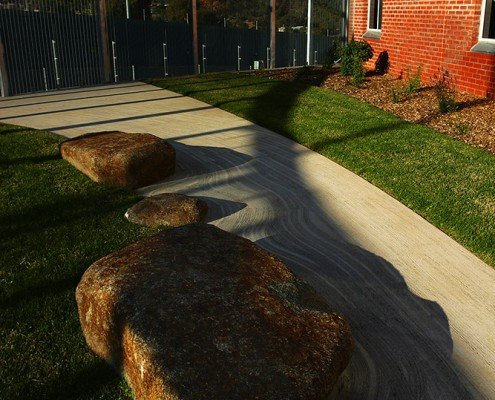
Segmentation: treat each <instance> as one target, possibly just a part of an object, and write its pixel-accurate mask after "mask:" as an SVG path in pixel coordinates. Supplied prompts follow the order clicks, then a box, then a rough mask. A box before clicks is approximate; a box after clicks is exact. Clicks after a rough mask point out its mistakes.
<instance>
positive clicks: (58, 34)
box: [0, 0, 342, 96]
mask: <svg viewBox="0 0 495 400" xmlns="http://www.w3.org/2000/svg"><path fill="white" fill-rule="evenodd" d="M83 3H84V6H82V5H81V3H77V2H73V3H71V6H70V7H69V6H66V7H60V6H58V4H59V3H57V2H56V1H55V2H54V0H38V6H37V7H34V6H31V7H26V8H24V9H23V8H22V7H8V6H5V2H4V3H3V6H2V3H0V67H1V68H0V83H1V89H2V95H4V96H5V95H15V94H21V93H28V92H36V91H48V90H54V89H61V88H72V87H82V86H90V85H97V84H103V83H106V82H108V81H110V82H125V81H133V80H140V79H145V78H153V77H161V76H177V75H186V74H192V73H194V72H195V66H194V57H193V45H192V41H193V38H192V26H191V25H190V24H187V23H177V22H173V23H172V22H163V21H151V20H135V19H125V18H117V17H113V16H110V17H108V16H106V17H105V18H104V19H103V20H102V14H101V12H102V9H101V4H100V1H93V0H84V2H83ZM9 4H13V3H9ZM40 4H41V5H44V7H42V6H40ZM78 4H79V5H78ZM333 26H334V28H333V29H331V30H327V32H326V34H325V35H312V40H313V50H314V55H313V57H314V60H315V64H318V63H321V62H322V61H323V60H324V57H325V54H326V52H327V51H328V49H329V47H330V46H331V45H332V43H333V42H334V41H336V40H340V39H341V36H342V28H341V24H339V23H335V21H334V23H333ZM306 40H307V38H306V34H305V33H299V32H292V31H290V32H277V34H276V42H277V45H276V61H277V64H276V66H277V67H286V66H301V65H304V64H305V62H306V61H305V60H306ZM198 44H199V70H200V71H201V72H214V71H235V70H248V69H253V68H265V67H267V66H268V65H269V64H270V60H269V57H270V51H269V50H270V49H269V46H270V32H269V31H268V30H266V29H260V30H258V29H239V28H231V27H224V26H206V25H200V26H199V27H198ZM105 53H106V54H107V58H108V60H105ZM105 62H107V63H109V67H110V68H111V74H110V76H108V74H105Z"/></svg>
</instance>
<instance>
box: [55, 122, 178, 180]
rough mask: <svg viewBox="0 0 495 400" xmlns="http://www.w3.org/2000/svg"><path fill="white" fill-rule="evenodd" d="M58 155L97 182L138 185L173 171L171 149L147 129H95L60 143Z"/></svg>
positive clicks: (173, 156)
mask: <svg viewBox="0 0 495 400" xmlns="http://www.w3.org/2000/svg"><path fill="white" fill-rule="evenodd" d="M60 153H61V155H62V158H64V159H65V160H67V161H68V162H70V163H71V164H72V165H73V166H74V167H76V168H77V169H78V170H80V171H81V172H83V173H84V174H86V175H87V176H89V177H90V178H91V179H92V180H94V181H96V182H100V183H108V184H112V185H120V186H126V187H130V188H138V187H142V186H147V185H150V184H152V183H155V182H159V181H161V180H163V179H164V178H166V177H167V176H169V175H171V174H173V173H174V171H175V150H174V148H173V147H172V145H170V144H169V143H167V142H166V141H165V140H163V139H160V138H158V137H156V136H154V135H151V134H149V133H125V132H97V133H89V134H87V135H83V136H79V137H77V138H74V139H70V140H67V141H65V142H63V143H62V144H61V145H60Z"/></svg>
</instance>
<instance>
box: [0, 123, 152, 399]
mask: <svg viewBox="0 0 495 400" xmlns="http://www.w3.org/2000/svg"><path fill="white" fill-rule="evenodd" d="M61 141H62V139H61V137H59V136H57V135H54V134H52V133H48V132H41V131H35V130H30V129H26V128H20V127H15V126H11V125H0V182H1V186H0V204H1V206H0V355H1V356H0V398H1V399H8V400H14V399H130V398H132V397H131V395H130V391H129V389H128V387H127V386H126V384H125V382H124V381H123V380H122V379H121V378H119V377H118V376H117V375H116V374H115V373H114V372H113V371H112V369H111V368H110V367H108V366H107V365H106V364H105V363H104V362H103V361H102V360H100V359H98V358H97V357H96V356H94V355H93V354H92V353H91V352H90V351H89V349H88V348H87V346H86V345H85V342H84V338H83V336H82V333H81V329H80V325H79V320H78V316H77V308H76V303H75V298H74V290H75V287H76V285H77V283H78V282H79V279H80V277H81V275H82V274H83V272H84V271H85V269H86V268H87V267H88V266H89V265H90V264H91V263H93V262H94V261H96V260H97V259H99V258H101V257H103V256H105V255H107V254H109V253H110V252H112V251H113V250H116V249H119V248H122V247H124V246H125V245H127V244H128V243H131V242H133V241H135V240H137V239H139V238H140V237H143V236H145V235H149V234H151V233H152V232H153V231H152V230H151V229H145V228H140V227H137V226H135V225H133V224H130V223H128V222H127V221H126V220H125V219H124V218H123V215H124V212H125V211H126V209H127V208H128V207H129V206H130V205H132V204H133V203H135V202H136V201H137V200H138V198H137V196H136V195H135V194H134V193H133V192H131V191H128V190H123V189H119V188H115V187H109V186H105V185H97V184H95V183H93V182H92V181H90V180H89V179H88V178H86V177H85V176H84V175H83V174H81V173H79V172H78V171H77V170H76V169H74V168H73V167H72V166H70V165H69V164H68V163H66V162H65V161H63V160H61V159H60V157H59V152H58V145H59V143H60V142H61Z"/></svg>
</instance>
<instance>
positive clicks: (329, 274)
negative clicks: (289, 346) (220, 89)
mask: <svg viewBox="0 0 495 400" xmlns="http://www.w3.org/2000/svg"><path fill="white" fill-rule="evenodd" d="M311 86H312V85H308V84H302V83H295V84H291V85H287V84H286V82H275V83H273V85H272V86H271V89H270V90H269V91H267V92H266V93H265V94H263V95H261V96H260V97H259V98H257V100H256V101H255V102H254V106H253V107H252V109H250V110H249V112H248V115H247V117H248V118H249V119H250V120H252V121H254V122H259V123H263V124H266V120H264V119H263V118H264V115H266V112H265V111H266V110H267V107H269V109H271V110H273V113H272V114H273V116H274V117H273V120H270V126H272V127H275V129H276V130H277V131H279V132H280V133H284V134H287V132H290V129H289V126H288V124H289V123H290V120H291V118H292V115H291V114H292V113H293V110H294V108H296V107H298V99H299V97H300V96H301V95H302V94H303V93H304V92H305V91H306V90H308V89H309V88H310V87H311ZM240 101H243V99H241V100H240ZM329 112H332V111H331V109H330V108H329ZM401 124H402V123H397V124H396V125H395V124H393V125H391V126H390V127H388V128H387V129H400V126H401ZM382 129H383V128H382ZM245 130H246V131H250V137H251V143H250V147H251V148H252V149H254V150H253V152H250V155H252V156H253V159H252V160H251V161H250V162H249V163H247V164H244V165H243V167H242V169H241V170H240V172H242V173H240V174H236V175H232V174H229V173H228V172H226V171H217V172H215V173H212V174H208V173H207V174H204V175H202V176H195V175H194V174H190V175H189V176H187V177H185V178H184V179H182V180H180V181H174V182H167V183H165V184H164V188H166V190H168V191H178V192H181V191H183V190H185V189H186V190H190V191H191V192H193V193H194V194H195V195H204V196H210V195H211V196H214V195H219V194H221V196H222V197H226V193H228V197H229V198H230V199H231V200H233V201H236V202H241V203H246V204H247V207H245V208H243V209H242V210H239V211H238V212H237V213H236V214H235V216H233V217H232V218H223V219H221V220H218V221H215V225H217V226H219V227H220V228H222V229H225V230H227V231H230V232H233V233H236V234H239V235H241V236H244V237H247V238H249V239H251V240H253V241H256V242H257V243H258V244H259V245H260V246H261V247H263V248H265V249H267V250H268V251H270V252H272V253H273V254H275V255H277V256H278V257H280V258H281V259H283V260H284V261H285V262H286V263H287V265H289V266H290V267H291V269H293V270H294V272H296V273H297V274H298V275H300V276H301V277H302V278H304V279H305V280H306V281H308V282H309V283H310V284H311V285H312V286H313V287H315V288H316V289H317V290H318V291H319V292H320V293H321V294H322V296H323V297H325V298H326V299H327V301H328V302H329V303H330V304H331V305H332V307H333V308H335V309H336V310H338V311H340V312H342V313H343V314H344V315H345V316H346V317H347V318H348V320H349V321H350V323H351V326H352V329H353V335H354V338H355V341H356V351H355V354H354V356H353V358H352V360H351V363H350V365H349V367H348V370H347V372H346V374H345V376H344V377H343V378H342V379H343V383H342V382H341V383H342V385H343V388H342V392H341V393H340V396H341V398H348V399H356V400H362V399H389V398H397V399H406V400H409V399H411V400H412V399H422V398H440V399H449V400H453V399H459V400H461V399H462V400H467V399H470V398H472V394H471V392H470V390H472V388H471V387H469V383H467V381H466V379H465V378H464V377H463V376H462V374H461V373H460V372H459V370H458V369H457V366H456V365H455V364H454V363H453V361H452V360H451V358H452V352H453V341H452V337H451V334H450V327H449V321H448V318H447V316H446V314H445V312H444V311H443V310H442V308H441V307H440V306H439V305H438V304H437V303H435V302H432V301H429V300H427V299H423V298H421V297H419V296H417V295H416V294H414V293H413V292H412V291H411V290H410V289H409V287H408V285H407V284H406V281H405V279H404V278H403V277H402V275H401V273H400V272H399V271H398V270H397V268H395V267H394V266H393V265H392V264H391V263H390V262H388V261H387V260H385V259H383V258H381V257H380V256H378V255H376V254H374V253H372V252H370V251H367V250H366V249H364V248H362V247H360V246H358V245H357V244H356V243H355V241H354V240H353V238H352V237H348V235H347V233H346V232H345V229H344V227H343V226H342V221H340V220H338V219H336V218H335V217H334V216H333V215H332V214H331V212H329V211H328V199H326V198H324V197H321V196H322V194H321V193H317V192H314V191H313V190H312V189H311V187H312V185H313V183H312V182H311V181H308V175H306V173H304V172H303V171H302V168H301V165H302V163H304V157H306V156H307V152H308V150H307V149H304V148H302V146H300V145H297V144H296V143H294V142H292V141H291V140H289V139H286V138H284V137H281V136H279V135H277V134H274V133H272V132H270V131H267V130H265V129H263V128H261V127H259V126H252V127H246V128H245ZM380 132H381V131H380V129H377V130H366V131H363V132H360V133H359V134H358V135H357V136H363V135H371V134H380ZM354 136H356V135H354ZM354 136H352V137H344V138H342V139H339V140H353V139H354ZM210 137H211V136H209V138H210ZM211 140H212V141H214V140H215V139H214V138H212V139H211ZM218 140H221V139H220V138H219V139H218ZM332 140H333V139H329V142H328V143H324V144H323V143H321V144H320V145H321V146H323V145H328V144H330V145H331V144H332ZM202 162H203V163H208V159H207V158H203V159H202ZM204 168H205V170H208V169H209V167H208V166H206V167H204ZM328 184H329V185H332V182H329V183H328ZM156 189H158V187H156V188H155V190H156Z"/></svg>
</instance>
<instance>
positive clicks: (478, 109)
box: [255, 68, 495, 154]
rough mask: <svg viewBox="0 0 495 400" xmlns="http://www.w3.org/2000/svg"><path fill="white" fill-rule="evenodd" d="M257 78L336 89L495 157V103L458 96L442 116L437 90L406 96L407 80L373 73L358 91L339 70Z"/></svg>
mask: <svg viewBox="0 0 495 400" xmlns="http://www.w3.org/2000/svg"><path fill="white" fill-rule="evenodd" d="M255 74H256V75H261V76H267V77H268V78H270V79H276V80H285V81H291V82H302V83H306V84H310V85H314V86H319V87H323V88H327V89H332V90H335V91H337V92H339V93H343V94H346V95H349V96H352V97H355V98H357V99H359V100H362V101H365V102H367V103H370V104H372V105H374V106H376V107H378V108H381V109H382V110H385V111H388V112H391V113H393V114H395V115H397V116H399V117H401V118H403V119H405V120H407V121H410V122H414V123H418V124H422V125H426V126H428V127H430V128H433V129H435V130H437V131H439V132H442V133H444V134H446V135H449V136H452V137H454V138H456V139H459V140H462V141H463V142H465V143H468V144H470V145H472V146H476V147H480V148H484V149H486V150H488V151H489V152H491V153H493V154H495V100H489V99H486V98H484V97H479V96H475V95H472V94H468V93H461V92H456V103H457V105H458V109H457V111H454V112H451V113H447V114H442V113H440V112H439V110H438V100H437V97H436V95H435V91H434V88H433V86H422V87H421V88H420V89H419V90H418V91H417V92H414V93H405V92H404V87H405V86H406V85H407V79H408V78H407V77H406V78H403V79H400V78H396V77H393V76H391V75H389V74H385V75H378V74H374V73H373V72H371V71H369V72H368V73H367V74H366V79H365V82H364V83H363V84H362V85H361V86H360V87H355V86H353V85H352V84H351V82H350V79H349V78H348V77H345V76H342V75H340V74H339V73H338V69H336V68H333V69H324V68H287V69H278V70H263V71H256V72H255ZM392 92H395V96H393V94H392Z"/></svg>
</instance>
